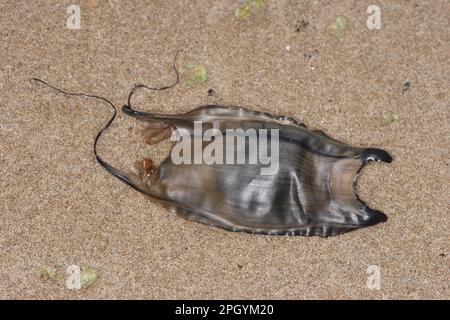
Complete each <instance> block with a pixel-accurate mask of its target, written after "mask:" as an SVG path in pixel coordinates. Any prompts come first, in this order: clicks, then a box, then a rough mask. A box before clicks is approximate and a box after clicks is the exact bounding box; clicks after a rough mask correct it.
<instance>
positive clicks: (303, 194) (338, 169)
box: [35, 61, 392, 237]
mask: <svg viewBox="0 0 450 320" xmlns="http://www.w3.org/2000/svg"><path fill="white" fill-rule="evenodd" d="M173 68H174V70H175V73H176V81H175V82H174V83H173V84H171V85H168V86H165V87H162V88H153V87H149V86H146V85H138V86H135V87H134V88H133V89H132V90H131V92H130V94H129V96H128V103H127V104H126V105H124V106H123V107H122V111H123V112H124V113H125V114H127V115H129V116H131V117H133V118H135V119H136V120H138V121H141V122H143V123H145V124H146V125H147V129H146V130H144V131H143V138H144V142H145V144H147V145H153V144H155V143H158V142H160V141H162V140H164V139H167V138H169V137H171V136H172V133H173V132H180V130H181V131H183V132H187V137H189V139H192V141H194V140H195V139H198V137H199V136H198V135H197V134H195V127H196V123H201V124H202V126H203V127H204V130H207V129H212V128H214V129H215V130H216V132H225V131H227V130H234V129H237V130H242V132H246V131H247V130H249V129H251V130H255V131H258V130H260V129H265V130H274V131H273V132H276V133H277V137H278V138H277V139H278V141H279V148H278V151H277V152H279V160H280V163H279V167H278V168H277V169H276V170H275V171H274V172H273V173H271V174H270V175H262V174H261V170H262V164H261V163H255V164H250V163H229V164H228V163H227V164H220V163H211V164H206V163H203V164H198V165H192V164H188V163H181V164H180V163H175V162H174V161H173V159H172V157H167V158H166V159H165V160H164V161H163V162H162V163H161V164H160V165H156V164H155V162H154V161H153V160H152V159H141V160H139V161H137V167H136V172H135V173H129V172H125V171H122V170H120V169H117V168H115V167H113V166H112V165H110V164H109V163H107V162H106V161H105V160H103V159H102V158H101V157H100V156H99V155H98V152H97V145H98V141H99V138H100V137H101V135H102V133H103V132H104V131H105V130H107V129H108V127H109V126H110V124H111V123H112V122H113V121H114V119H115V116H116V107H115V106H114V105H113V104H112V103H111V102H110V101H109V100H107V99H105V98H101V97H97V96H94V95H86V94H78V93H68V92H65V91H62V90H60V89H57V88H55V87H53V86H51V85H48V84H47V83H46V82H44V81H42V80H38V79H35V80H36V81H39V82H41V83H44V84H46V85H48V86H50V87H52V88H54V89H56V90H58V91H60V92H63V93H65V94H69V95H76V96H84V97H95V98H98V99H101V100H103V101H105V102H106V103H108V104H109V105H110V107H111V108H112V109H113V111H114V112H113V115H112V117H111V119H110V120H109V121H108V123H107V124H106V125H105V126H104V127H103V128H102V129H101V130H100V132H99V133H98V134H97V136H96V138H95V140H94V154H95V157H96V159H97V161H98V162H99V163H100V165H102V166H103V167H104V168H105V169H106V170H107V171H108V172H110V173H111V174H112V175H114V176H115V177H117V178H118V179H120V180H122V181H123V182H125V183H126V184H128V185H129V186H131V187H132V188H134V189H135V190H137V191H139V192H141V193H143V194H145V195H147V196H149V197H151V198H152V199H154V200H157V201H159V202H161V203H162V204H163V205H164V206H165V207H166V208H169V209H171V210H173V211H175V212H177V214H178V215H180V216H181V217H183V218H186V219H188V220H193V221H197V222H202V223H206V224H209V225H214V226H217V227H221V228H224V229H227V230H231V231H242V232H249V233H259V234H269V235H304V236H312V235H316V236H322V237H327V236H334V235H338V234H341V233H345V232H348V231H352V230H356V229H359V228H363V227H368V226H372V225H375V224H377V223H380V222H384V221H386V220H387V217H386V215H385V214H384V213H382V212H380V211H377V210H374V209H371V208H369V207H368V206H367V205H366V204H365V203H364V202H363V201H362V200H361V199H360V198H359V196H358V195H357V194H356V191H355V187H356V178H357V176H358V174H359V172H360V171H361V170H362V168H363V167H364V166H365V165H366V164H367V163H368V162H370V161H382V162H387V163H390V162H391V161H392V157H391V156H390V155H389V154H388V153H387V152H386V151H384V150H381V149H376V148H359V147H353V146H350V145H347V144H345V143H343V142H340V141H337V140H335V139H333V138H331V137H329V136H327V135H326V134H325V133H324V132H322V131H319V130H310V129H308V128H306V126H305V125H304V124H302V123H300V122H298V121H296V120H295V119H292V118H289V117H285V116H277V115H272V114H269V113H265V112H258V111H252V110H249V109H246V108H241V107H227V106H218V105H206V106H202V107H198V108H196V109H194V110H192V111H189V112H187V113H184V114H163V113H154V112H141V111H137V110H135V109H134V108H133V107H132V104H131V98H132V96H133V94H134V93H135V92H136V90H137V89H139V88H145V89H149V90H154V91H155V90H156V91H160V90H165V89H170V88H173V87H174V86H176V85H177V84H178V82H179V74H178V71H177V68H176V64H175V61H174V64H173ZM255 137H256V138H257V139H260V137H261V136H260V135H256V136H255ZM249 140H250V139H248V140H247V139H244V141H245V143H244V144H240V145H239V146H238V148H241V149H237V150H236V151H237V152H239V151H240V152H244V153H245V152H247V151H246V150H250V149H249V147H250V146H249ZM175 146H177V145H176V144H175V145H174V146H173V148H174V147H175ZM200 146H201V151H202V152H206V149H207V148H208V147H209V145H208V144H203V143H202V144H200ZM172 151H173V149H172ZM172 151H171V154H172ZM191 156H192V155H189V156H188V157H191Z"/></svg>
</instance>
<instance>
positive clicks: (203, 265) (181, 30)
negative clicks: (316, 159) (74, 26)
mask: <svg viewBox="0 0 450 320" xmlns="http://www.w3.org/2000/svg"><path fill="white" fill-rule="evenodd" d="M74 2H75V4H79V5H81V29H79V30H70V29H68V28H67V26H66V20H67V18H68V17H69V13H67V12H66V9H67V7H68V6H69V5H71V4H73V3H74ZM260 2H264V1H257V0H254V1H253V2H252V3H251V4H250V10H249V12H248V15H247V16H246V17H241V18H239V17H236V16H235V15H236V11H235V9H236V8H237V7H238V6H239V4H238V1H237V0H232V1H221V0H220V1H219V0H215V1H206V0H205V1H187V0H185V1H182V0H177V1H163V0H158V1H101V0H97V1H95V0H89V1H81V2H80V1H71V0H64V1H49V0H47V1H24V2H21V3H18V2H17V1H5V0H0V37H1V42H0V112H1V113H0V114H1V117H0V135H1V140H0V152H1V155H0V161H1V166H0V174H1V178H0V199H1V201H0V214H1V218H0V253H1V255H0V279H1V281H0V298H31V299H44V298H52V299H53V298H55V299H67V298H81V299H85V298H148V299H155V298H164V299H165V298H169V299H174V298H187V299H191V298H199V299H204V298H210V299H217V298H226V299H233V298H240V299H247V298H250V299H253V298H276V299H310V298H312V299H322V298H332V299H355V298H369V299H392V298H400V299H423V298H434V299H449V298H450V286H449V275H450V273H449V271H450V270H449V267H450V264H449V256H450V252H449V230H450V225H449V181H450V176H449V158H448V154H449V151H450V150H449V146H450V138H449V137H450V136H449V132H450V130H449V129H450V128H449V116H450V90H449V88H450V69H449V62H450V32H449V30H450V23H449V17H450V14H449V12H450V2H448V1H446V0H436V1H420V0H411V1H388V0H386V1H382V0H377V1H370V2H367V1H352V0H346V1H291V0H279V1H269V0H266V1H265V4H264V5H263V6H262V7H261V8H257V7H258V5H257V4H258V3H260ZM372 3H374V4H377V5H378V6H379V7H380V10H381V29H378V30H370V29H369V28H368V27H367V25H366V21H367V19H368V17H369V14H368V13H367V7H368V5H369V4H372ZM241 9H242V10H241V14H245V12H244V11H245V8H241ZM237 13H239V12H237ZM181 48H183V49H184V52H183V53H181V54H180V56H179V59H178V65H179V68H180V72H181V83H180V84H179V86H177V87H175V88H173V89H171V90H166V91H164V92H161V93H157V94H155V93H152V92H145V91H140V92H139V93H138V94H137V95H136V97H135V99H134V104H135V106H138V108H139V109H141V110H148V111H149V110H153V111H159V112H166V113H180V112H186V111H188V110H191V109H193V108H194V107H196V106H200V105H203V104H208V103H215V104H222V105H236V106H245V107H248V108H251V109H255V110H261V111H267V112H271V113H274V114H281V115H287V116H291V117H294V118H296V119H298V120H299V121H302V122H304V123H305V124H306V125H307V126H308V127H310V128H317V129H321V130H323V131H325V132H326V133H327V134H329V135H330V136H332V137H334V138H336V139H338V140H342V141H344V142H346V143H349V144H351V145H355V146H362V147H369V146H370V147H376V148H382V149H385V150H388V151H389V152H390V153H391V154H392V156H393V157H394V162H393V163H392V164H382V163H376V164H371V165H369V166H367V167H366V168H365V169H364V170H363V172H362V174H361V176H360V177H359V178H358V192H359V194H360V196H361V198H362V199H364V200H365V201H366V202H367V203H368V204H369V206H371V207H372V208H376V209H378V210H380V211H383V212H385V213H386V214H387V215H388V217H389V220H388V221H387V222H386V223H383V224H379V225H376V226H374V227H370V228H366V229H360V230H357V231H354V232H350V233H347V234H344V235H340V236H337V237H330V238H319V237H310V238H308V237H276V236H261V235H250V234H242V233H233V232H228V231H225V230H221V229H218V228H215V227H210V226H207V225H203V224H199V223H195V222H190V221H186V220H184V219H182V218H179V217H177V216H176V215H174V214H173V213H171V212H169V211H167V210H165V209H164V208H162V207H161V206H160V205H159V204H157V203H155V202H152V201H150V200H149V199H148V198H145V197H144V196H143V195H142V194H140V193H138V192H136V191H134V190H132V189H131V188H129V187H128V186H127V185H125V184H123V183H122V182H120V181H119V180H117V179H115V178H114V177H113V176H111V175H110V174H108V173H107V172H106V171H105V170H103V169H102V167H101V166H100V165H98V163H96V161H95V158H94V156H93V152H92V143H93V139H94V137H95V135H96V134H97V132H98V130H99V129H100V128H101V127H102V126H103V125H104V124H105V122H106V121H107V120H108V119H109V117H110V115H111V110H110V109H108V108H107V107H106V106H105V104H104V103H102V102H101V101H98V100H90V99H86V98H75V97H68V96H64V95H62V94H58V93H56V92H55V91H53V90H51V89H49V88H47V87H45V86H43V85H42V84H38V83H33V82H31V81H30V80H29V79H30V78H31V77H38V78H41V79H44V80H46V81H48V82H50V83H52V84H54V85H56V86H58V87H61V88H64V89H66V90H70V91H74V92H84V93H91V94H96V95H100V96H103V97H107V98H109V99H110V100H111V101H112V102H113V103H114V104H116V105H118V106H121V105H123V104H124V103H125V102H126V98H127V95H128V93H129V90H130V89H131V88H132V86H133V85H134V84H136V83H146V84H148V85H153V86H162V85H166V84H170V83H171V82H172V81H173V80H174V74H173V71H172V69H171V65H172V61H173V57H174V54H175V52H176V51H177V50H178V49H181ZM196 64H201V65H203V66H205V68H206V71H207V77H208V79H207V80H206V81H204V82H200V83H197V84H192V83H190V82H189V77H190V75H189V74H190V71H189V66H192V65H196ZM209 89H213V90H214V92H215V94H214V95H213V96H208V94H207V93H208V90H209ZM385 118H391V120H393V121H391V123H387V121H386V119H385ZM388 120H389V119H388ZM138 129H139V128H138V125H137V123H136V122H135V120H133V119H131V118H130V117H127V116H126V115H124V114H122V113H120V114H119V115H118V117H117V121H116V122H115V123H114V124H113V126H112V128H111V130H110V131H108V132H107V134H106V135H105V136H104V137H103V139H102V140H101V143H100V152H101V154H102V156H103V157H104V158H105V159H107V160H108V161H109V162H111V163H112V164H114V165H115V166H118V167H121V168H124V169H128V168H129V167H131V166H132V164H133V161H134V160H136V159H137V158H136V157H139V156H142V155H145V154H147V155H151V156H156V157H160V158H163V157H164V156H165V155H166V152H167V145H164V144H163V145H161V146H157V147H147V148H144V147H143V144H142V143H140V141H139V139H138V133H139V132H138V131H139V130H138ZM186 183H187V184H188V183H189V181H186ZM70 265H78V266H82V265H85V266H89V267H91V268H93V269H94V270H95V271H96V274H97V279H96V281H95V282H94V283H92V284H91V285H90V286H87V287H85V288H83V289H81V290H69V289H67V288H66V286H65V285H64V284H61V283H58V281H57V280H55V279H45V278H42V277H41V276H40V272H41V270H42V269H43V268H44V267H46V266H47V267H55V268H57V269H58V270H65V269H66V268H67V267H68V266H70ZM371 266H372V267H371ZM378 271H379V274H378ZM368 272H369V273H368ZM377 275H379V276H380V283H379V284H380V288H379V289H376V288H375V289H374V288H373V286H372V287H371V286H370V284H375V285H376V284H377V282H376V281H373V282H372V280H373V279H375V278H374V277H376V276H377ZM368 282H369V287H370V288H369V287H368Z"/></svg>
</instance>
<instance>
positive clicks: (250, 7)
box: [234, 0, 265, 19]
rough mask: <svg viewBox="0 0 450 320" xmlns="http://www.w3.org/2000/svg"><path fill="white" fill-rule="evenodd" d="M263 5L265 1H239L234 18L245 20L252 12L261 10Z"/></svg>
mask: <svg viewBox="0 0 450 320" xmlns="http://www.w3.org/2000/svg"><path fill="white" fill-rule="evenodd" d="M264 4H265V0H240V1H239V6H238V7H237V8H236V10H235V11H234V15H235V17H236V18H239V19H245V18H247V17H248V15H249V14H250V13H251V12H252V11H254V10H258V9H260V8H262V7H263V6H264Z"/></svg>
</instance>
